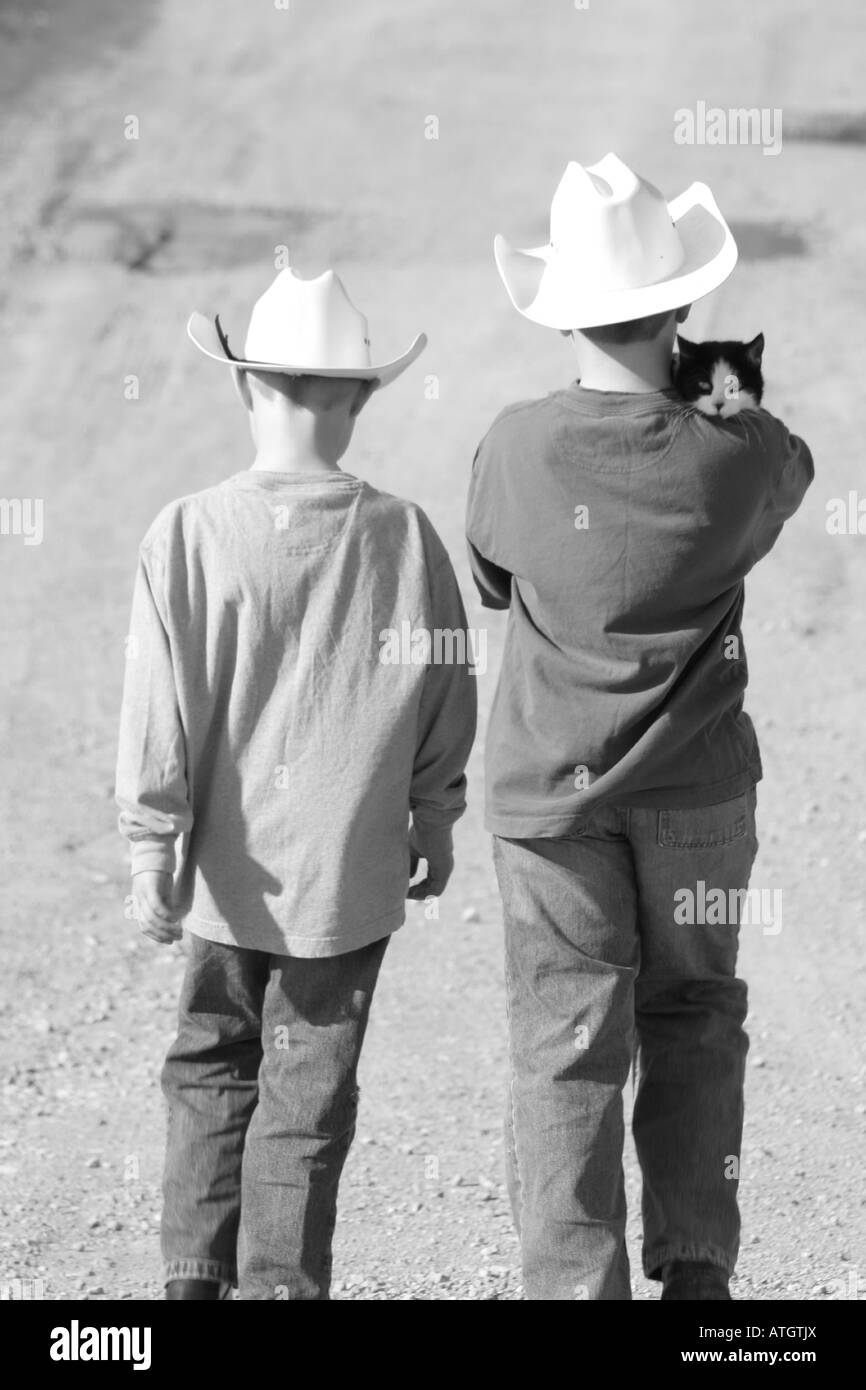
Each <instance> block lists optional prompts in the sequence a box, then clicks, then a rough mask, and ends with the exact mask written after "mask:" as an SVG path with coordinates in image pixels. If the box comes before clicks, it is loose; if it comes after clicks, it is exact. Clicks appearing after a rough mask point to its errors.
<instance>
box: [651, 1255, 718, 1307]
mask: <svg viewBox="0 0 866 1390" xmlns="http://www.w3.org/2000/svg"><path fill="white" fill-rule="evenodd" d="M666 1300H667V1301H670V1302H673V1301H675V1300H676V1301H679V1302H691V1303H721V1302H733V1300H732V1298H731V1295H730V1292H729V1290H728V1276H727V1274H726V1273H725V1271H724V1270H723V1269H720V1268H719V1266H718V1265H713V1264H708V1263H706V1262H705V1261H703V1260H672V1261H671V1263H670V1264H667V1265H665V1267H664V1269H663V1270H662V1302H663V1303H664V1302H665V1301H666Z"/></svg>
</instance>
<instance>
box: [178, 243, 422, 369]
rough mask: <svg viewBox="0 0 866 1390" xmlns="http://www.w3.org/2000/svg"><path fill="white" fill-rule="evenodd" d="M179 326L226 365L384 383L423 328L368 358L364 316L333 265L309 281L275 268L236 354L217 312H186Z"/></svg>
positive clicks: (406, 360) (411, 355) (414, 348)
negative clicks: (400, 345) (398, 351)
mask: <svg viewBox="0 0 866 1390" xmlns="http://www.w3.org/2000/svg"><path fill="white" fill-rule="evenodd" d="M186 331H187V333H188V334H189V336H190V338H192V341H193V342H194V343H195V345H196V347H197V348H200V349H201V351H202V352H206V353H207V355H208V357H213V358H214V359H215V360H216V361H217V362H227V363H229V364H230V365H231V366H233V367H240V368H244V369H246V370H249V371H259V372H284V373H286V374H287V375H289V376H306V375H312V376H333V377H358V378H359V379H360V380H363V381H372V380H375V381H376V385H377V386H387V385H388V383H389V382H391V381H393V380H394V378H395V377H397V376H399V375H400V373H401V372H403V371H405V370H406V368H407V367H408V366H409V364H410V363H411V362H414V361H415V358H416V357H417V356H418V355H419V353H421V352H423V350H424V348H425V347H426V346H427V337H426V334H424V333H419V334H418V337H417V338H416V339H415V341H414V342H413V343H412V345H411V347H409V348H408V350H407V351H406V352H404V353H403V355H402V356H401V357H395V358H393V359H392V360H391V361H390V362H381V363H378V364H376V363H373V361H372V359H371V354H370V337H369V332H368V329H367V320H366V319H365V317H364V315H363V314H362V313H360V311H359V310H358V309H356V308H355V306H354V304H353V303H352V301H351V299H350V298H349V296H348V294H347V293H346V290H345V286H344V285H343V282H342V280H341V279H340V277H339V275H337V274H336V273H335V272H334V271H333V270H326V271H324V273H323V274H322V275H318V276H316V278H315V279H313V280H303V279H301V277H300V276H299V275H296V274H295V272H294V271H293V270H291V269H286V270H281V271H280V273H279V274H278V275H277V278H276V279H275V280H274V282H273V284H272V285H270V287H269V288H268V289H266V290H265V292H264V294H263V295H262V296H261V298H260V299H257V300H256V302H255V304H254V306H253V312H252V315H251V317H250V326H249V329H248V330H247V337H246V342H245V343H244V351H243V354H242V356H240V357H238V356H236V355H235V354H234V353H233V352H232V350H231V348H230V347H229V342H228V338H227V336H226V334H225V332H224V330H223V327H222V325H221V323H220V320H219V314H217V315H215V317H214V318H213V319H210V318H206V317H205V315H204V314H198V313H194V314H191V315H190V319H189V323H188V324H187V326H186Z"/></svg>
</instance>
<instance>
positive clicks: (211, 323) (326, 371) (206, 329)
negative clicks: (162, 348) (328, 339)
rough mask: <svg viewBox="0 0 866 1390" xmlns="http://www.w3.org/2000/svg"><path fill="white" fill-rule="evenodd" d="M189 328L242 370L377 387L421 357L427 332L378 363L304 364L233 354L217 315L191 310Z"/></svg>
mask: <svg viewBox="0 0 866 1390" xmlns="http://www.w3.org/2000/svg"><path fill="white" fill-rule="evenodd" d="M186 331H187V333H188V335H189V337H190V338H191V339H192V341H193V342H194V343H195V345H196V347H197V348H198V349H199V350H200V351H201V352H203V353H205V354H206V356H208V357H212V358H213V359H214V361H215V362H222V363H224V364H227V365H228V366H230V367H238V368H239V369H241V370H242V371H249V372H281V373H283V374H284V375H285V376H332V377H343V378H354V379H355V380H358V381H375V383H376V389H378V388H379V387H381V386H388V385H389V384H390V383H391V382H392V381H394V380H395V379H396V378H397V377H398V376H399V375H400V373H401V372H405V370H406V368H407V367H409V366H411V364H412V363H413V362H414V361H415V358H416V357H419V356H420V355H421V353H422V352H423V351H424V349H425V347H426V346H427V334H426V333H419V334H418V336H417V338H416V339H415V341H414V342H413V343H412V344H411V346H410V347H409V348H407V350H406V352H404V353H403V354H402V355H401V356H400V357H395V358H393V359H392V360H391V361H390V362H382V363H380V364H379V365H378V366H372V367H311V366H305V367H302V366H295V365H290V364H289V363H286V362H250V361H248V360H246V359H245V358H240V357H232V356H230V355H229V353H227V352H226V350H225V346H224V344H225V338H224V335H223V334H221V332H220V328H219V326H218V325H217V320H216V318H213V319H210V318H207V317H206V316H205V315H204V314H199V313H192V314H190V316H189V322H188V323H187V326H186Z"/></svg>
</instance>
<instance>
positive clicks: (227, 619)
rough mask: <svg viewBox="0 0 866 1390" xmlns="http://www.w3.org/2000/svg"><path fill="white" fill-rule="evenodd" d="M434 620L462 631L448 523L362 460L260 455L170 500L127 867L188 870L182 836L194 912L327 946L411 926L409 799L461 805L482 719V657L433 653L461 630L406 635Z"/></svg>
mask: <svg viewBox="0 0 866 1390" xmlns="http://www.w3.org/2000/svg"><path fill="white" fill-rule="evenodd" d="M437 631H439V632H449V633H455V632H458V631H461V632H463V633H464V634H465V632H466V616H465V613H464V608H463V603H462V600H461V597H460V592H459V589H458V586H457V581H456V579H455V576H454V572H453V569H452V567H451V563H450V560H449V558H448V555H447V553H446V551H445V549H444V547H443V545H442V542H441V541H440V539H439V537H438V536H437V534H436V532H435V530H434V529H433V526H432V525H431V523H430V522H429V521H428V519H427V517H426V516H425V515H424V513H423V512H422V511H421V510H420V509H419V508H418V507H416V506H414V505H412V504H411V503H409V502H404V501H402V500H400V499H398V498H395V497H391V496H388V495H387V494H384V493H381V492H378V491H376V490H375V489H374V488H372V487H370V486H368V485H367V484H366V483H364V482H362V481H360V480H359V479H357V478H355V477H352V476H351V475H350V474H347V473H344V472H342V471H339V470H337V471H335V472H333V473H327V474H289V473H269V472H259V471H255V470H252V471H248V472H244V473H240V474H237V475H236V476H235V477H232V478H229V479H228V480H226V481H225V482H223V483H220V484H219V485H217V486H216V487H212V488H208V489H207V490H205V491H203V492H199V493H197V494H195V495H193V496H191V497H186V498H182V499H181V500H179V501H177V502H173V503H171V504H170V505H169V506H168V507H166V508H165V510H164V511H162V512H161V513H160V515H159V516H158V517H157V519H156V521H155V522H154V523H153V525H152V526H151V528H150V530H149V531H148V533H147V535H146V537H145V539H144V541H143V543H142V545H141V549H140V555H139V563H138V572H137V577H136V582H135V592H134V598H133V608H132V620H131V625H130V631H129V636H128V637H127V662H126V673H125V682H124V694H123V706H122V715H121V731H120V746H119V754H118V766H117V801H118V805H119V806H120V808H121V814H120V829H121V831H122V832H123V833H124V834H125V835H126V836H127V837H128V839H129V841H130V844H131V858H132V871H133V873H134V874H135V873H137V872H139V871H141V870H143V869H160V870H167V871H169V872H175V870H176V861H175V841H176V839H177V837H178V836H181V835H182V836H183V851H182V855H181V865H180V870H179V874H178V879H177V883H176V885H175V889H176V900H177V902H178V905H179V907H180V909H181V913H182V914H183V916H184V921H185V926H186V927H187V928H188V929H189V930H190V931H192V932H194V933H196V934H197V935H199V936H203V937H207V938H208V939H210V940H212V941H221V942H226V943H229V944H235V945H238V946H244V947H249V948H253V949H257V950H265V951H270V952H274V953H278V954H287V955H297V956H329V955H339V954H341V953H343V952H345V951H351V950H355V949H357V948H358V947H360V946H363V945H365V944H367V943H369V942H371V941H374V940H377V939H378V938H379V937H382V936H385V935H387V934H389V933H390V932H392V931H394V930H395V929H396V928H397V927H399V926H400V924H401V923H402V922H403V921H404V916H405V896H406V891H407V886H408V882H409V849H408V826H409V817H410V814H411V816H412V820H413V823H414V825H415V826H416V827H417V828H418V829H419V831H420V832H421V836H422V839H423V836H424V835H425V834H426V835H428V836H429V835H433V836H435V833H436V832H437V831H442V830H445V829H446V828H448V827H450V826H451V825H452V823H453V822H454V821H455V820H456V819H457V818H458V817H459V816H460V815H461V814H462V812H463V810H464V807H465V787H466V779H465V774H464V768H465V764H466V760H467V758H468V755H469V751H470V748H471V745H472V740H473V736H474V731H475V711H476V695H475V688H476V679H475V672H474V669H473V668H472V666H471V665H470V662H469V659H467V660H465V661H462V662H460V661H457V660H454V659H452V660H450V661H449V660H446V659H441V660H439V661H438V662H437V660H436V657H437V655H439V656H440V657H448V655H449V654H450V655H451V657H452V658H453V657H454V656H455V655H460V653H461V651H462V645H461V644H460V643H457V642H455V641H450V642H440V643H438V644H437V643H436V642H435V641H432V640H431V641H430V642H426V643H425V642H424V641H422V640H420V639H419V640H416V641H414V642H413V641H411V640H406V639H407V635H410V636H411V635H414V634H417V633H419V632H429V633H431V634H432V635H435V633H436V632H437ZM395 634H396V636H395ZM425 653H426V654H427V655H428V656H429V658H430V659H429V660H426V661H425V660H424V659H423V658H424V656H425ZM413 658H414V659H413ZM469 658H471V648H470V652H469Z"/></svg>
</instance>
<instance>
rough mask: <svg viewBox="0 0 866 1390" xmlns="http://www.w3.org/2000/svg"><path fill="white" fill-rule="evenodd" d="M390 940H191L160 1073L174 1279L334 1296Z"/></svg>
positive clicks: (257, 1294)
mask: <svg viewBox="0 0 866 1390" xmlns="http://www.w3.org/2000/svg"><path fill="white" fill-rule="evenodd" d="M388 940H389V938H388V937H387V936H386V937H383V938H382V939H381V940H380V941H375V942H373V943H372V945H369V946H364V947H362V948H361V950H358V951H350V952H347V953H346V954H345V955H340V956H328V957H320V958H318V959H315V960H306V959H301V958H298V957H288V956H278V955H269V954H268V953H267V952H265V951H251V950H244V949H242V948H239V947H236V946H223V945H221V944H218V943H216V942H213V941H205V940H203V939H202V938H201V937H198V936H194V935H192V934H189V933H188V934H186V936H185V941H186V946H187V952H188V954H187V962H186V974H185V977H184V982H183V987H182V991H181V998H180V1007H179V1020H178V1035H177V1039H176V1041H175V1042H174V1043H173V1044H172V1046H171V1048H170V1050H169V1053H168V1056H167V1058H166V1061H165V1066H164V1067H163V1071H162V1086H163V1092H164V1094H165V1097H166V1099H167V1101H168V1143H167V1151H166V1163H165V1178H164V1184H163V1192H164V1199H165V1200H164V1205H163V1216H162V1253H163V1258H164V1261H165V1277H166V1280H169V1279H179V1278H189V1279H215V1280H220V1281H224V1282H227V1283H232V1284H236V1285H237V1286H238V1289H239V1296H240V1297H241V1298H242V1299H260V1300H264V1299H291V1300H295V1299H307V1300H311V1299H327V1298H328V1297H329V1287H330V1279H331V1241H332V1237H333V1233H334V1224H335V1221H336V1214H337V1188H338V1184H339V1181H340V1175H341V1173H342V1169H343V1164H344V1163H345V1160H346V1155H347V1154H348V1152H349V1147H350V1145H351V1142H352V1139H353V1137H354V1132H355V1115H356V1110H357V1104H358V1084H357V1067H358V1059H359V1056H360V1052H361V1045H362V1043H363V1040H364V1032H365V1030H366V1026H367V1019H368V1017H369V1012H370V1004H371V1002H372V998H373V991H374V989H375V986H376V980H377V978H378V974H379V967H380V965H381V963H382V957H383V956H384V954H385V948H386V946H387V944H388Z"/></svg>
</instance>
